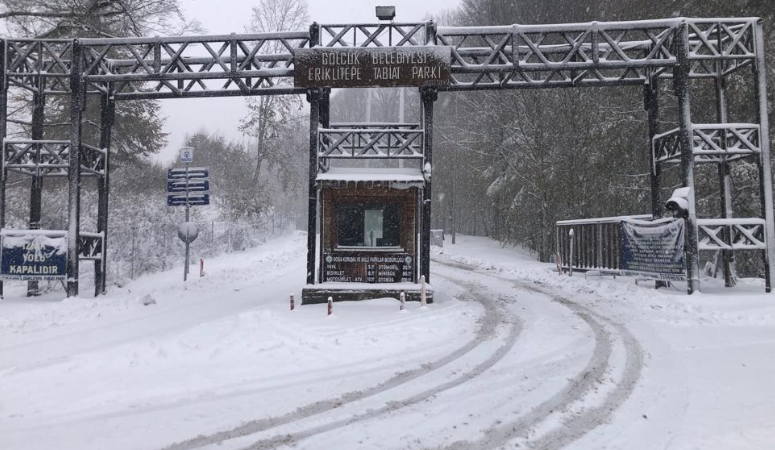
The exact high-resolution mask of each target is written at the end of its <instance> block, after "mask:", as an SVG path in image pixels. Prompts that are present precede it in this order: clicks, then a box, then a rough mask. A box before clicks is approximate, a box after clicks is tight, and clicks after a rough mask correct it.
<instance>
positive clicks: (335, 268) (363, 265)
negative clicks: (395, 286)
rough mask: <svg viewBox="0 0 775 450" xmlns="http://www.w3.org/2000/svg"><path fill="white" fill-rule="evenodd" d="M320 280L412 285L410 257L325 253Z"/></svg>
mask: <svg viewBox="0 0 775 450" xmlns="http://www.w3.org/2000/svg"><path fill="white" fill-rule="evenodd" d="M323 281H324V282H325V281H336V282H345V283H411V282H412V281H413V279H412V257H411V255H409V254H408V253H389V254H363V253H339V252H336V253H326V254H325V255H323Z"/></svg>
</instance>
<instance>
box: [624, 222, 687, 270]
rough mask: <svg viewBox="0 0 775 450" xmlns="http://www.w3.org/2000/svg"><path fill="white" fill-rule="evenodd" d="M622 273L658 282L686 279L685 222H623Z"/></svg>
mask: <svg viewBox="0 0 775 450" xmlns="http://www.w3.org/2000/svg"><path fill="white" fill-rule="evenodd" d="M621 227H622V229H621V236H622V238H621V239H622V242H621V244H622V245H621V271H622V272H623V275H642V276H647V277H649V278H656V279H659V280H675V281H680V280H685V279H686V265H685V262H684V242H685V240H684V221H683V220H681V219H675V220H672V219H665V220H659V221H654V222H645V221H622V222H621Z"/></svg>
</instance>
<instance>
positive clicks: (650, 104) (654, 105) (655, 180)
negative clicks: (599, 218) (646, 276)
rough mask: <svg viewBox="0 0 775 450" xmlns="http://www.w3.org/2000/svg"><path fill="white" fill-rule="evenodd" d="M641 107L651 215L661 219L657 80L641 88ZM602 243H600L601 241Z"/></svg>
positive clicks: (652, 78)
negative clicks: (656, 139) (646, 126)
mask: <svg viewBox="0 0 775 450" xmlns="http://www.w3.org/2000/svg"><path fill="white" fill-rule="evenodd" d="M643 106H644V108H645V109H646V112H647V113H648V116H649V149H650V152H651V156H650V158H649V159H650V160H651V215H652V217H653V218H655V219H658V218H661V217H662V196H661V193H662V166H660V165H659V163H658V162H657V158H656V154H655V153H654V136H656V135H657V134H658V133H659V78H657V77H655V76H650V77H649V83H648V84H646V85H645V86H643ZM601 242H602V241H601ZM666 286H667V283H666V282H664V281H660V280H657V281H656V282H655V284H654V287H655V288H656V289H659V288H663V287H666Z"/></svg>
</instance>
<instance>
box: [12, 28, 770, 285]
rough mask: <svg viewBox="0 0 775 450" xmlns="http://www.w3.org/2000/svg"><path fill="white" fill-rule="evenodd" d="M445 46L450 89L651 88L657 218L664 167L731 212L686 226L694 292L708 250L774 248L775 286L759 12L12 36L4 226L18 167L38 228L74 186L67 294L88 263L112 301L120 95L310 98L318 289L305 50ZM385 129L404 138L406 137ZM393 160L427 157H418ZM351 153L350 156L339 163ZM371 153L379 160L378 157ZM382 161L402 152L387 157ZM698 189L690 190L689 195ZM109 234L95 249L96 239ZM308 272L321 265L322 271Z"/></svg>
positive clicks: (317, 93) (319, 131)
mask: <svg viewBox="0 0 775 450" xmlns="http://www.w3.org/2000/svg"><path fill="white" fill-rule="evenodd" d="M426 45H430V46H448V47H450V48H451V52H452V65H451V72H452V79H451V83H450V84H449V86H445V87H442V88H439V89H438V90H446V91H471V90H502V89H541V88H555V87H568V88H570V87H584V86H627V85H630V86H636V85H637V86H643V87H644V101H645V106H646V109H647V111H648V112H649V125H650V127H649V128H650V135H651V136H650V137H651V146H650V148H651V154H652V161H653V164H652V197H653V199H654V201H653V205H654V207H653V209H654V211H653V212H654V214H655V215H656V216H659V215H661V199H660V198H659V191H660V188H661V184H660V180H661V176H660V173H661V167H662V166H663V165H664V164H671V163H672V164H680V166H681V170H682V178H683V185H684V186H686V187H693V186H694V166H695V165H696V164H705V163H712V164H716V165H718V166H719V174H720V177H719V182H720V183H721V186H722V197H723V198H721V199H719V202H720V203H723V204H724V205H725V207H724V208H723V210H722V213H721V215H720V216H721V217H716V218H697V217H696V214H692V215H690V217H689V219H688V225H689V227H688V233H687V249H688V251H687V272H688V273H687V278H688V279H689V280H690V282H689V286H690V287H689V290H690V292H691V291H693V290H694V289H695V288H696V286H697V285H698V270H697V264H698V263H697V261H698V259H699V251H700V250H704V249H719V250H723V251H724V252H725V255H727V257H725V261H728V260H731V256H729V255H730V254H731V253H730V252H733V251H735V250H740V249H757V250H762V252H763V254H764V257H765V259H766V264H765V266H766V268H767V274H766V282H767V290H768V291H769V290H770V288H771V285H772V280H771V278H772V276H773V266H772V264H773V261H774V259H773V256H775V240H773V236H774V234H775V226H774V221H773V208H772V181H771V170H770V167H771V166H770V155H769V151H770V142H769V127H768V116H767V103H766V72H765V65H764V40H763V32H762V24H761V21H760V20H759V19H757V18H747V19H684V18H676V19H668V20H656V21H638V22H592V23H582V24H555V25H510V26H481V27H437V26H436V25H435V24H434V23H433V22H432V21H428V22H421V23H381V24H344V25H320V24H313V25H312V26H311V27H310V29H309V30H306V31H289V32H280V33H266V34H253V35H238V34H230V35H221V36H186V37H169V38H97V39H91V38H84V39H72V40H29V39H13V38H10V39H6V40H3V41H2V48H0V51H1V52H2V55H1V56H2V57H1V58H0V66H1V67H0V68H1V69H2V70H0V72H2V74H3V79H2V90H1V92H0V127H2V128H1V129H0V135H2V136H3V137H5V136H6V134H7V129H8V116H7V115H8V98H9V97H8V94H9V91H12V90H16V89H20V90H25V91H28V92H30V93H31V94H32V97H33V111H32V119H31V120H30V124H31V125H32V126H31V131H32V132H31V135H30V136H29V139H23V140H14V141H11V140H4V143H3V146H2V148H3V157H2V158H1V159H0V161H2V167H1V168H0V173H1V174H2V176H1V177H0V183H2V186H0V192H1V193H2V194H1V195H0V226H3V227H4V226H5V207H6V204H5V203H6V202H5V192H6V180H7V175H8V172H9V171H17V172H19V173H25V174H27V175H30V176H31V178H32V182H31V189H30V192H31V194H30V198H31V202H30V203H31V207H30V228H35V227H36V224H37V222H38V221H39V220H40V212H41V211H40V198H41V187H42V180H43V178H44V177H48V176H61V177H65V176H66V177H67V179H68V185H69V189H68V197H69V207H68V211H69V215H68V229H67V235H68V264H67V276H68V280H67V294H68V296H74V295H78V292H79V288H78V270H79V259H80V258H79V256H80V257H85V258H89V259H95V260H97V261H98V263H97V264H95V275H96V293H97V294H100V293H104V292H105V267H106V265H105V264H106V258H105V254H106V248H107V247H106V246H107V242H106V236H107V233H106V232H107V229H108V195H107V193H108V189H109V173H110V171H109V162H110V140H111V136H110V128H111V125H112V122H113V116H114V110H115V102H117V101H122V100H133V99H167V98H194V97H227V96H251V95H290V94H306V96H307V99H308V100H309V103H310V152H309V170H310V174H309V179H310V183H309V217H310V220H309V239H310V242H309V248H308V256H307V260H308V274H307V277H308V282H309V281H310V280H311V282H314V267H315V258H316V256H315V255H316V252H315V247H314V246H315V234H316V233H315V230H316V226H317V222H318V220H319V218H318V217H317V216H316V186H315V178H316V175H317V173H318V172H319V171H325V170H326V165H325V164H324V161H323V160H324V159H325V158H321V155H322V154H325V152H329V153H328V156H330V155H331V154H332V153H330V150H331V149H329V148H327V147H326V146H325V145H323V146H322V147H321V142H324V143H325V142H329V140H328V138H326V137H325V136H328V135H330V133H332V132H335V130H336V127H335V126H331V124H330V123H328V122H329V121H328V101H329V100H328V98H329V92H328V90H327V89H302V88H296V87H294V85H293V75H294V59H293V51H294V50H295V49H301V48H310V47H385V46H391V47H411V46H426ZM742 70H749V71H750V72H749V73H750V74H751V76H749V77H746V78H747V79H748V80H749V82H751V80H752V82H753V83H754V87H755V89H756V92H757V95H756V101H757V102H758V121H757V122H756V123H747V124H741V123H734V122H733V121H730V118H729V117H727V116H728V114H727V108H726V104H727V90H726V80H727V79H728V77H729V76H730V75H731V74H735V73H738V72H740V71H742ZM694 79H705V80H709V81H712V82H714V83H715V84H716V92H717V100H718V101H717V108H718V115H717V116H718V117H717V119H718V120H717V123H715V124H696V123H693V122H692V118H691V97H692V96H691V88H690V80H694ZM661 80H672V83H673V91H674V92H675V94H676V98H677V103H678V107H679V110H680V123H679V127H678V128H676V129H675V130H669V131H667V132H661V130H659V129H658V126H659V121H658V118H659V110H660V102H659V97H660V96H659V89H658V86H659V83H660V81H661ZM421 89H422V102H423V111H424V113H423V123H422V124H420V126H419V129H422V130H423V134H424V140H423V143H422V150H423V151H422V155H421V156H420V157H421V158H422V159H423V162H424V163H425V162H428V163H430V162H431V160H432V136H433V104H434V101H435V100H436V98H437V89H436V88H421ZM51 96H66V97H68V98H69V100H70V105H71V107H70V119H71V125H70V137H69V140H65V141H47V140H44V139H43V136H44V130H43V128H44V124H45V122H44V118H45V112H44V110H45V105H46V100H45V99H46V98H47V97H51ZM92 98H94V99H98V101H99V104H100V107H101V111H102V115H101V117H102V119H101V122H100V129H101V132H100V138H99V141H100V142H94V143H89V142H85V139H84V138H83V137H82V132H81V127H82V115H83V111H84V108H85V105H86V102H87V101H90V100H89V99H92ZM364 132H368V133H379V132H386V133H387V134H388V135H393V137H395V138H397V139H398V138H400V139H403V140H404V142H405V141H406V139H408V138H409V137H410V133H408V132H407V130H388V131H385V130H379V129H373V130H366V131H364ZM410 146H411V144H407V147H405V148H404V151H405V152H404V151H402V153H401V154H399V155H395V154H394V155H392V157H410V156H411V157H418V152H417V151H415V150H411V149H410V150H407V148H409V147H410ZM340 156H342V157H344V153H342V155H340ZM375 157H380V156H379V155H377V156H375ZM384 157H391V155H389V154H385V155H384ZM741 158H749V159H754V160H755V161H756V163H757V165H758V167H759V180H760V188H761V199H762V202H761V203H762V205H761V214H760V216H759V217H753V218H733V217H731V207H730V206H729V205H730V200H729V199H730V192H729V185H730V183H729V165H730V164H734V162H735V161H737V160H739V159H741ZM82 176H95V177H97V178H98V180H99V181H98V188H97V189H98V195H99V212H98V220H97V224H96V227H95V228H96V232H92V233H82V232H81V229H80V204H79V203H80V191H81V182H80V180H81V177H82ZM424 192H425V194H424V196H425V199H426V200H428V201H426V202H424V203H423V217H424V219H425V220H424V221H423V230H422V236H421V241H422V242H421V273H422V274H424V275H426V279H429V278H427V277H428V275H429V248H430V232H429V230H430V213H431V210H430V208H431V206H430V201H429V200H430V198H431V197H430V192H431V186H430V181H428V182H427V186H426V187H425V189H424ZM692 195H694V194H693V190H692ZM97 241H99V245H97V244H96V242H97ZM310 268H311V270H310Z"/></svg>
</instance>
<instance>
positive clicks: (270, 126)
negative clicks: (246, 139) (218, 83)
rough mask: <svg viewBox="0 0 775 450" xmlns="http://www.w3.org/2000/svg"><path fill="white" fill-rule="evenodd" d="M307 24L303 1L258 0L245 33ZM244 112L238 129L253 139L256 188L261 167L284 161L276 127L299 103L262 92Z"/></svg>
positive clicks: (269, 49)
mask: <svg viewBox="0 0 775 450" xmlns="http://www.w3.org/2000/svg"><path fill="white" fill-rule="evenodd" d="M308 26H309V15H308V13H307V3H306V1H305V0H261V1H260V2H259V4H258V5H257V6H254V7H253V14H252V16H251V21H250V25H249V26H248V27H247V29H246V31H247V32H249V33H270V32H277V31H289V30H303V29H305V28H306V27H308ZM280 45H281V44H280V43H278V42H270V43H267V44H266V47H265V48H262V50H261V51H262V52H266V53H268V54H272V53H277V52H279V51H280V50H281V49H280V48H279V46H280ZM246 104H247V107H248V110H249V112H248V115H247V116H246V117H245V118H244V119H243V120H242V123H241V124H240V131H242V132H243V133H245V134H247V135H249V136H252V137H253V138H255V149H256V160H255V166H254V167H255V169H254V171H253V183H254V184H255V188H256V189H258V188H259V184H260V177H261V170H262V168H263V167H266V166H271V167H280V168H282V166H283V163H284V162H285V161H286V158H285V155H283V148H282V147H281V146H280V145H278V144H279V142H278V136H279V134H280V129H281V128H282V127H284V126H286V125H287V123H288V121H289V120H290V119H291V118H292V113H293V111H294V110H298V109H300V108H301V106H302V100H301V99H300V98H299V97H298V96H296V95H289V96H276V95H262V96H258V97H250V98H248V99H246Z"/></svg>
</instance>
